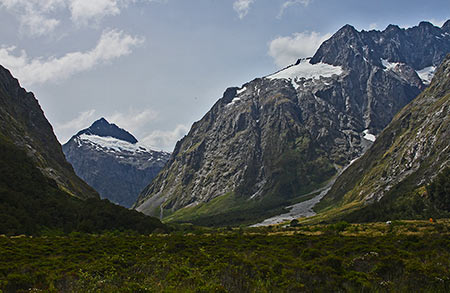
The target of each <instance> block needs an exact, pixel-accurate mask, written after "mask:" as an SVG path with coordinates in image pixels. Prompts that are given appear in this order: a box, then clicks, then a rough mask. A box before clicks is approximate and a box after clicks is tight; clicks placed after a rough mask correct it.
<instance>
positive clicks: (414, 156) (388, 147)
mask: <svg viewBox="0 0 450 293" xmlns="http://www.w3.org/2000/svg"><path fill="white" fill-rule="evenodd" d="M446 167H447V168H448V167H450V55H448V56H447V58H446V59H445V61H444V62H443V64H442V66H441V67H440V68H439V69H438V70H437V72H436V75H435V77H434V78H433V81H432V83H431V85H430V86H429V88H427V89H426V90H425V91H424V92H423V93H422V94H421V95H420V96H419V97H417V98H416V99H414V100H413V101H412V102H411V103H410V104H408V105H407V106H406V107H404V108H403V109H402V110H401V111H400V112H399V113H398V114H397V115H396V116H395V118H394V119H393V120H392V122H391V123H390V124H389V126H388V127H387V128H386V129H385V130H384V131H383V132H382V133H381V134H380V136H379V137H378V138H377V141H376V142H375V144H374V145H373V146H372V147H371V148H370V149H369V150H368V151H367V152H366V153H365V154H364V156H363V157H362V158H361V159H359V160H357V161H356V162H354V163H353V164H352V165H351V166H350V167H349V168H348V169H347V170H346V171H345V172H344V173H343V174H342V176H340V177H339V178H338V179H337V181H336V183H335V184H334V185H333V187H332V189H331V190H330V191H329V192H328V194H327V195H326V196H325V197H324V199H323V200H322V202H321V204H320V207H321V210H322V211H326V210H333V211H334V212H335V213H338V214H339V213H341V214H345V213H347V212H348V211H352V210H355V209H361V208H363V207H365V206H366V208H364V212H363V213H361V212H355V213H354V216H353V217H354V218H355V220H369V219H368V218H367V217H368V216H369V215H370V216H371V217H375V219H376V220H381V219H383V217H394V216H395V215H394V212H395V214H397V215H398V214H399V212H400V211H401V212H402V213H403V214H404V215H405V217H412V216H415V215H418V216H424V214H423V212H424V210H425V208H426V205H425V204H424V202H422V199H423V200H425V201H426V200H427V197H428V195H427V192H426V190H425V188H424V186H425V185H426V184H429V183H430V182H432V181H433V178H435V177H436V176H437V175H438V174H439V173H440V172H442V171H443V170H444V169H445V168H446ZM417 194H418V195H419V197H418V198H420V199H421V200H419V201H413V197H414V196H415V195H417ZM447 196H450V195H447ZM399 200H402V201H403V202H402V203H401V205H402V206H401V207H400V206H398V207H395V205H396V204H395V202H396V201H399ZM378 202H381V205H372V204H373V203H378ZM413 202H415V203H416V205H418V206H417V207H413V206H412V204H411V203H413ZM419 202H420V204H418V203H419ZM372 207H374V208H375V207H376V208H380V207H381V208H382V209H383V211H382V212H381V211H376V212H375V211H371V209H372ZM416 208H417V210H416V211H415V210H414V209H416ZM446 208H447V209H449V208H450V207H446ZM408 209H409V210H410V211H407V210H408ZM405 213H407V214H405ZM435 215H436V214H434V215H433V214H430V215H428V216H435Z"/></svg>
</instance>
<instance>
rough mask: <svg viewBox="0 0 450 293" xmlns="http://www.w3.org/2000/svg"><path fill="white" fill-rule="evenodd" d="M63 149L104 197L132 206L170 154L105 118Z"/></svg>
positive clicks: (77, 169) (86, 179) (80, 173)
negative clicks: (142, 140)
mask: <svg viewBox="0 0 450 293" xmlns="http://www.w3.org/2000/svg"><path fill="white" fill-rule="evenodd" d="M63 151H64V154H65V155H66V158H67V160H68V161H69V162H70V163H71V164H72V165H73V167H74V169H75V172H76V173H77V174H78V176H80V177H81V178H83V180H85V181H86V182H87V183H89V184H90V185H91V186H92V187H94V188H95V189H96V190H97V191H98V192H99V193H100V196H101V197H102V198H107V199H109V200H110V201H112V202H114V203H117V204H120V205H122V206H124V207H130V206H131V205H132V204H133V203H134V202H135V201H136V199H137V196H138V195H139V192H141V191H142V189H143V188H144V187H145V186H146V185H147V184H148V182H150V181H151V180H152V179H153V178H154V177H155V176H156V175H157V174H158V172H159V171H160V170H161V169H162V168H163V167H164V165H165V163H166V162H167V160H168V159H169V157H170V154H169V153H166V152H162V151H161V152H159V151H154V150H150V149H149V148H147V147H146V146H144V145H141V144H139V143H138V141H137V139H136V138H135V137H134V136H133V135H132V134H130V133H129V132H127V131H126V130H124V129H122V128H119V127H118V126H117V125H115V124H110V123H109V122H108V121H106V120H105V119H104V118H101V119H99V120H97V121H95V122H94V123H93V124H92V125H91V126H90V127H89V128H87V129H84V130H81V131H79V132H78V133H77V134H76V135H74V136H73V137H72V138H71V139H70V140H69V141H68V142H67V143H66V144H64V145H63Z"/></svg>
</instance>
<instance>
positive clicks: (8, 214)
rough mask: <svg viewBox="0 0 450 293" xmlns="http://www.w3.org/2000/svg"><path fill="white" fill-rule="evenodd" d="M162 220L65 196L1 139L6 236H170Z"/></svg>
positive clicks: (0, 214)
mask: <svg viewBox="0 0 450 293" xmlns="http://www.w3.org/2000/svg"><path fill="white" fill-rule="evenodd" d="M165 229H166V226H165V225H163V224H162V223H161V222H160V221H159V220H158V219H155V218H151V217H146V216H144V215H143V214H141V213H138V212H136V211H130V210H128V209H125V208H123V207H119V206H117V205H114V204H112V203H110V202H109V201H107V200H100V199H89V200H86V201H82V200H79V199H77V198H74V197H73V196H70V195H68V194H67V193H66V192H64V191H62V190H60V189H59V188H58V186H57V184H56V182H55V181H54V180H51V179H49V178H47V177H45V176H44V175H42V173H41V172H40V171H39V170H38V169H37V168H36V166H35V164H34V163H33V162H32V161H31V159H30V158H29V157H28V156H27V155H26V153H25V152H24V151H23V150H21V149H19V148H18V147H16V146H15V145H14V144H13V143H12V142H10V141H9V140H8V139H7V138H6V137H4V136H3V135H1V134H0V234H7V235H17V234H27V235H42V234H48V233H53V234H55V233H59V234H63V233H70V232H73V231H79V232H86V233H97V232H101V231H104V230H122V231H125V230H134V231H136V232H139V233H151V232H153V231H155V230H157V231H161V230H163V231H164V230H165Z"/></svg>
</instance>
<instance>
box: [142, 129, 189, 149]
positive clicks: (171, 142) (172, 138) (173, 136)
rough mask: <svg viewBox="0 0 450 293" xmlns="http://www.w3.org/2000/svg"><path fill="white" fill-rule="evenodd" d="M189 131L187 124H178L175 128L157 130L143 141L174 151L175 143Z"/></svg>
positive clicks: (149, 144)
mask: <svg viewBox="0 0 450 293" xmlns="http://www.w3.org/2000/svg"><path fill="white" fill-rule="evenodd" d="M188 131H189V127H187V126H186V125H182V124H178V125H177V126H176V127H175V129H174V130H169V131H162V130H155V131H153V132H152V133H150V134H149V135H147V136H146V137H144V138H143V139H142V142H143V143H144V144H146V145H148V146H150V147H152V148H155V149H161V150H165V151H169V152H171V151H173V149H174V147H175V144H176V142H177V141H178V140H180V139H181V138H182V137H183V136H184V135H186V134H187V133H188Z"/></svg>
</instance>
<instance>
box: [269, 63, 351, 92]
mask: <svg viewBox="0 0 450 293" xmlns="http://www.w3.org/2000/svg"><path fill="white" fill-rule="evenodd" d="M310 59H311V58H306V59H302V60H300V63H299V64H297V65H291V66H289V67H287V68H286V69H283V70H281V71H279V72H277V73H274V74H272V75H269V76H267V77H266V78H268V79H271V80H273V79H296V78H305V79H319V78H320V77H331V76H333V75H335V74H336V75H341V74H342V73H343V70H342V67H340V66H333V65H329V64H326V63H322V62H320V63H317V64H311V63H309V61H310ZM293 85H294V84H293ZM294 87H295V86H294Z"/></svg>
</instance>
